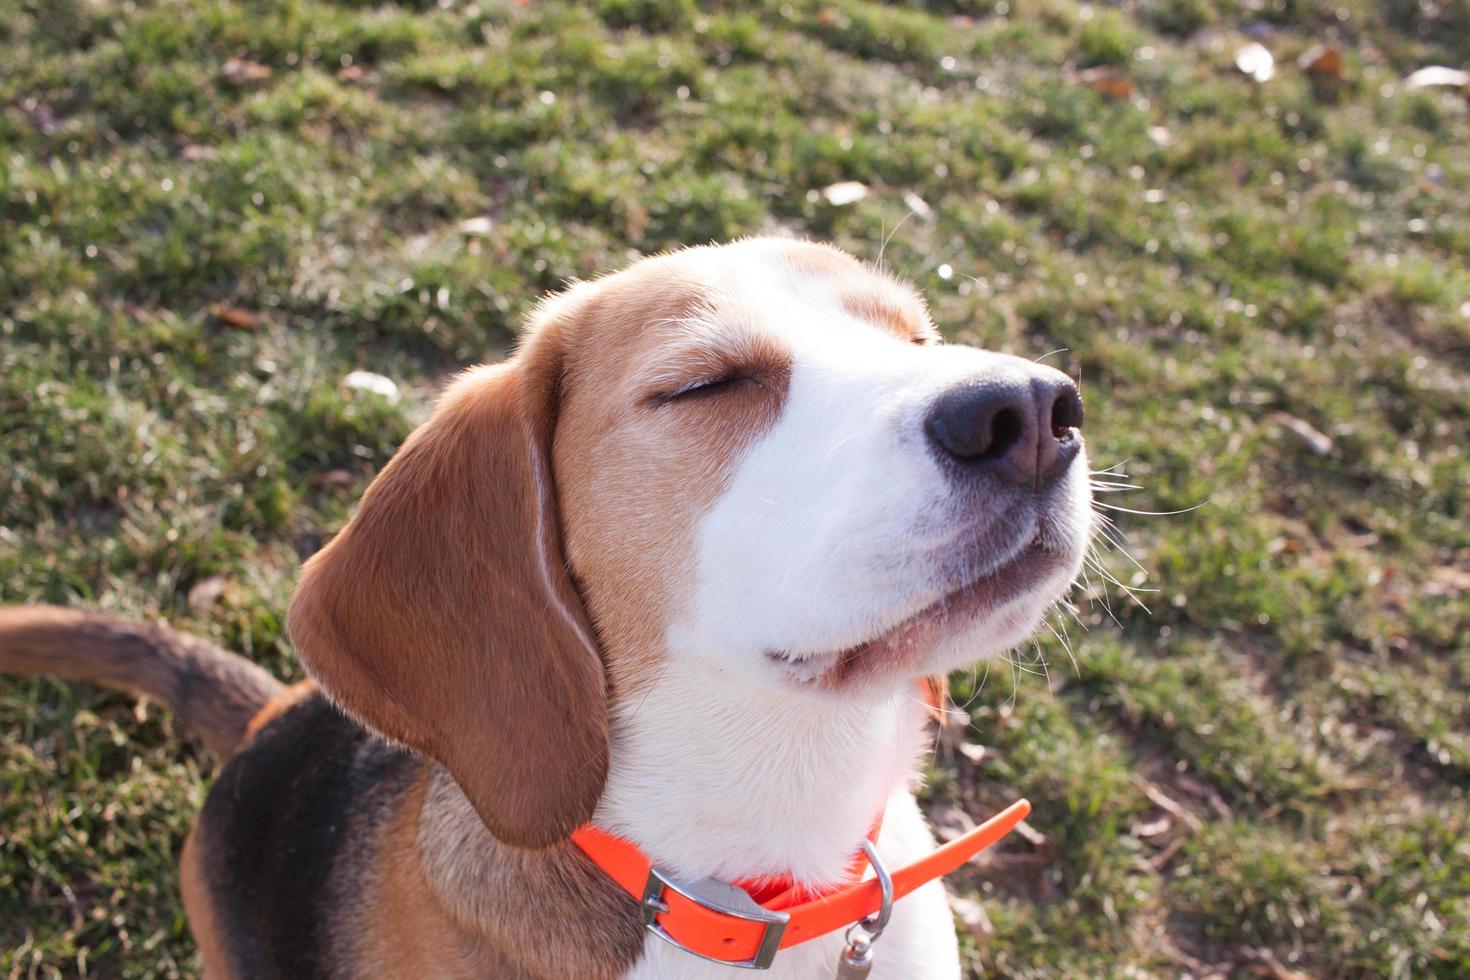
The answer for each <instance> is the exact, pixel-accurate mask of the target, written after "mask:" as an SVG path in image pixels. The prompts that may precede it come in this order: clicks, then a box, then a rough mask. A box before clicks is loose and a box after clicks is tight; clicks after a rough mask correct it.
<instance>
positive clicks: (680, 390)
mask: <svg viewBox="0 0 1470 980" xmlns="http://www.w3.org/2000/svg"><path fill="white" fill-rule="evenodd" d="M747 385H755V386H757V387H759V386H760V382H759V381H757V380H756V379H755V378H753V377H751V376H749V375H744V374H725V375H720V376H718V377H713V378H698V379H695V380H693V381H689V382H686V383H685V384H682V385H680V386H679V387H677V388H675V389H674V390H673V391H669V392H666V393H664V394H663V395H660V396H658V399H657V400H658V401H660V402H663V403H668V402H679V401H695V400H698V399H704V398H714V397H716V396H718V395H723V394H729V393H731V392H734V391H738V390H739V389H741V388H743V387H745V386H747Z"/></svg>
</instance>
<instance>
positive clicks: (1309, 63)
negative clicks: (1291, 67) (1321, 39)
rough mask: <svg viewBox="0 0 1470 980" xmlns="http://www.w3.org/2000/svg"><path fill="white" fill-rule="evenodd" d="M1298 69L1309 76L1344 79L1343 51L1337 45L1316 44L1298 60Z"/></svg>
mask: <svg viewBox="0 0 1470 980" xmlns="http://www.w3.org/2000/svg"><path fill="white" fill-rule="evenodd" d="M1296 63H1297V67H1299V68H1301V70H1302V71H1304V72H1306V73H1307V74H1308V75H1317V76H1319V77H1322V78H1331V79H1334V80H1335V79H1339V78H1342V68H1343V61H1342V49H1341V48H1339V47H1338V46H1337V45H1335V44H1314V45H1312V46H1311V47H1310V48H1308V49H1307V50H1306V51H1305V52H1304V53H1303V54H1302V56H1301V57H1300V58H1298V59H1297V60H1296Z"/></svg>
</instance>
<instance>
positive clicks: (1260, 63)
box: [1235, 41, 1276, 84]
mask: <svg viewBox="0 0 1470 980" xmlns="http://www.w3.org/2000/svg"><path fill="white" fill-rule="evenodd" d="M1235 67H1236V68H1237V69H1239V70H1240V72H1241V74H1243V75H1248V76H1249V77H1251V78H1252V79H1254V80H1255V81H1256V82H1258V83H1261V84H1264V83H1266V82H1269V81H1270V80H1271V79H1272V78H1274V77H1275V75H1276V59H1275V58H1273V57H1271V52H1270V51H1267V50H1266V46H1265V45H1264V44H1261V43H1260V42H1259V41H1252V42H1251V43H1249V44H1246V45H1242V46H1241V47H1240V49H1239V50H1237V51H1236V52H1235Z"/></svg>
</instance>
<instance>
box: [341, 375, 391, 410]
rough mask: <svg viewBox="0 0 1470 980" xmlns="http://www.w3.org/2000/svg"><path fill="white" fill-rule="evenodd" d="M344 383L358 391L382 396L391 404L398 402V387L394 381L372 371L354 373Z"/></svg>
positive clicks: (344, 379)
mask: <svg viewBox="0 0 1470 980" xmlns="http://www.w3.org/2000/svg"><path fill="white" fill-rule="evenodd" d="M342 383H343V384H344V385H346V386H347V387H349V388H352V389H354V390H356V391H370V392H372V393H373V394H375V395H381V396H382V397H384V398H386V399H388V401H389V402H390V403H393V402H396V401H398V386H397V385H396V384H394V383H393V380H392V379H391V378H385V377H383V376H382V375H381V374H374V373H373V372H372V371H353V372H352V373H350V374H349V375H347V377H345V378H343V379H342Z"/></svg>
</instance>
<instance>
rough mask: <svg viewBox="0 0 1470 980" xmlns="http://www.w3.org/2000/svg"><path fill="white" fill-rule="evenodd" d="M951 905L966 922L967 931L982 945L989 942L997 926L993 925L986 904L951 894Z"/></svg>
mask: <svg viewBox="0 0 1470 980" xmlns="http://www.w3.org/2000/svg"><path fill="white" fill-rule="evenodd" d="M949 907H950V908H951V909H953V910H954V914H955V916H956V917H957V918H958V919H959V920H960V922H961V923H963V924H964V927H965V931H966V932H968V933H969V934H970V935H971V936H972V937H973V938H974V939H975V940H976V941H977V942H978V943H980V945H982V946H985V945H987V944H989V942H990V938H991V937H992V936H994V935H995V926H993V925H991V923H990V916H988V915H986V914H985V906H983V905H981V904H980V903H979V902H977V901H975V900H974V899H972V898H965V897H964V896H963V895H951V896H949Z"/></svg>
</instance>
